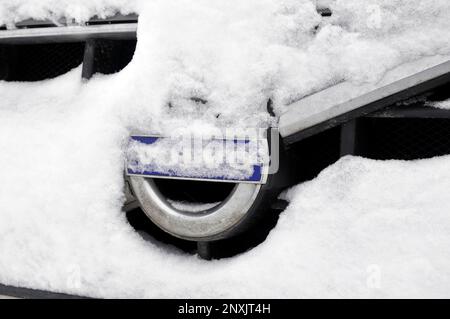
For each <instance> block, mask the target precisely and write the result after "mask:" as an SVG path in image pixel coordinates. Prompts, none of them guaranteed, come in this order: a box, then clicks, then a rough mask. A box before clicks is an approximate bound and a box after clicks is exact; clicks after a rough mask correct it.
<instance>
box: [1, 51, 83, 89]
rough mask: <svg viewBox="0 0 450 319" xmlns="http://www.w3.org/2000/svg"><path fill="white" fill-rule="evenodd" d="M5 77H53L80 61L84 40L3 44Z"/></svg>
mask: <svg viewBox="0 0 450 319" xmlns="http://www.w3.org/2000/svg"><path fill="white" fill-rule="evenodd" d="M4 51H5V56H6V60H5V61H6V64H7V67H8V72H7V74H6V76H5V77H4V79H5V80H7V81H40V80H45V79H51V78H55V77H57V76H59V75H62V74H65V73H67V72H68V71H70V70H72V69H73V68H76V67H77V66H79V65H80V64H81V63H82V62H83V53H84V42H80V43H51V44H32V45H17V46H8V47H5V49H4Z"/></svg>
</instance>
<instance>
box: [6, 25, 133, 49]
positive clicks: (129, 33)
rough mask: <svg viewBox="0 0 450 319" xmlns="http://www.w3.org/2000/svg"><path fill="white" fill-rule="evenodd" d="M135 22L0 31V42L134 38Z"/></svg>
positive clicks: (19, 42)
mask: <svg viewBox="0 0 450 319" xmlns="http://www.w3.org/2000/svg"><path fill="white" fill-rule="evenodd" d="M136 31H137V23H118V24H106V25H85V26H81V25H77V26H64V27H46V28H29V29H14V30H3V31H0V44H21V43H52V42H77V41H84V40H87V39H92V38H107V39H135V38H136Z"/></svg>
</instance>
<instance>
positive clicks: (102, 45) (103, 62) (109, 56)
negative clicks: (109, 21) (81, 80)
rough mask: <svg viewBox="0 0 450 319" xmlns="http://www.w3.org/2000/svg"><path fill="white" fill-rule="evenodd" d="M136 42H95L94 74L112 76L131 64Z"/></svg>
mask: <svg viewBox="0 0 450 319" xmlns="http://www.w3.org/2000/svg"><path fill="white" fill-rule="evenodd" d="M135 49H136V41H135V40H95V54H94V73H102V74H112V73H116V72H119V71H120V70H122V69H123V68H124V67H126V66H127V65H128V63H130V61H131V59H132V58H133V54H134V51H135Z"/></svg>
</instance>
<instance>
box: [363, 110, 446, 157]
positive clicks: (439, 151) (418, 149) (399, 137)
mask: <svg viewBox="0 0 450 319" xmlns="http://www.w3.org/2000/svg"><path fill="white" fill-rule="evenodd" d="M362 124H363V127H364V132H360V133H359V135H362V136H359V135H358V139H363V140H362V142H363V143H362V144H363V145H364V148H363V149H362V150H361V154H360V155H362V156H365V157H369V158H373V159H383V160H384V159H401V160H413V159H421V158H430V157H434V156H440V155H446V154H450V119H405V118H403V119H389V118H388V119H364V120H363V123H362Z"/></svg>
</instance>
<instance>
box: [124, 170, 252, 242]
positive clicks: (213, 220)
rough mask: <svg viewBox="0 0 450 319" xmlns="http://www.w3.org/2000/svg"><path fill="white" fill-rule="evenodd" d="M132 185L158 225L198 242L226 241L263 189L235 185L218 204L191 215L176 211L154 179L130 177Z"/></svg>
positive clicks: (178, 235)
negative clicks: (229, 233) (228, 234)
mask: <svg viewBox="0 0 450 319" xmlns="http://www.w3.org/2000/svg"><path fill="white" fill-rule="evenodd" d="M130 183H131V187H132V188H133V191H134V194H135V196H136V197H137V199H138V201H139V203H140V205H141V208H142V209H143V211H144V212H145V214H146V215H147V216H148V217H149V218H150V219H151V220H152V221H153V222H154V223H155V224H156V225H158V226H159V227H160V228H162V229H163V230H164V231H166V232H168V233H170V234H172V235H173V236H176V237H179V238H182V239H187V240H195V241H201V240H212V239H220V238H225V237H226V233H228V232H229V231H230V230H232V229H233V228H234V227H235V226H236V225H238V224H239V222H240V221H241V220H242V219H243V218H244V216H245V215H246V214H247V212H248V211H249V209H250V208H251V206H252V204H253V202H254V201H255V199H256V197H257V195H258V193H259V191H260V189H261V185H260V184H249V183H240V184H236V186H235V188H234V189H233V191H232V193H231V194H230V195H229V196H228V197H227V198H226V199H225V200H224V201H223V202H222V203H220V204H219V205H217V206H215V207H213V208H211V209H208V210H204V211H201V212H195V213H191V212H186V211H181V210H178V209H176V208H174V207H173V206H172V205H171V204H170V203H169V202H168V201H167V199H166V198H165V197H164V195H162V194H161V192H160V191H159V190H158V187H157V186H156V185H155V182H154V181H153V179H151V178H144V177H139V176H130Z"/></svg>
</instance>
